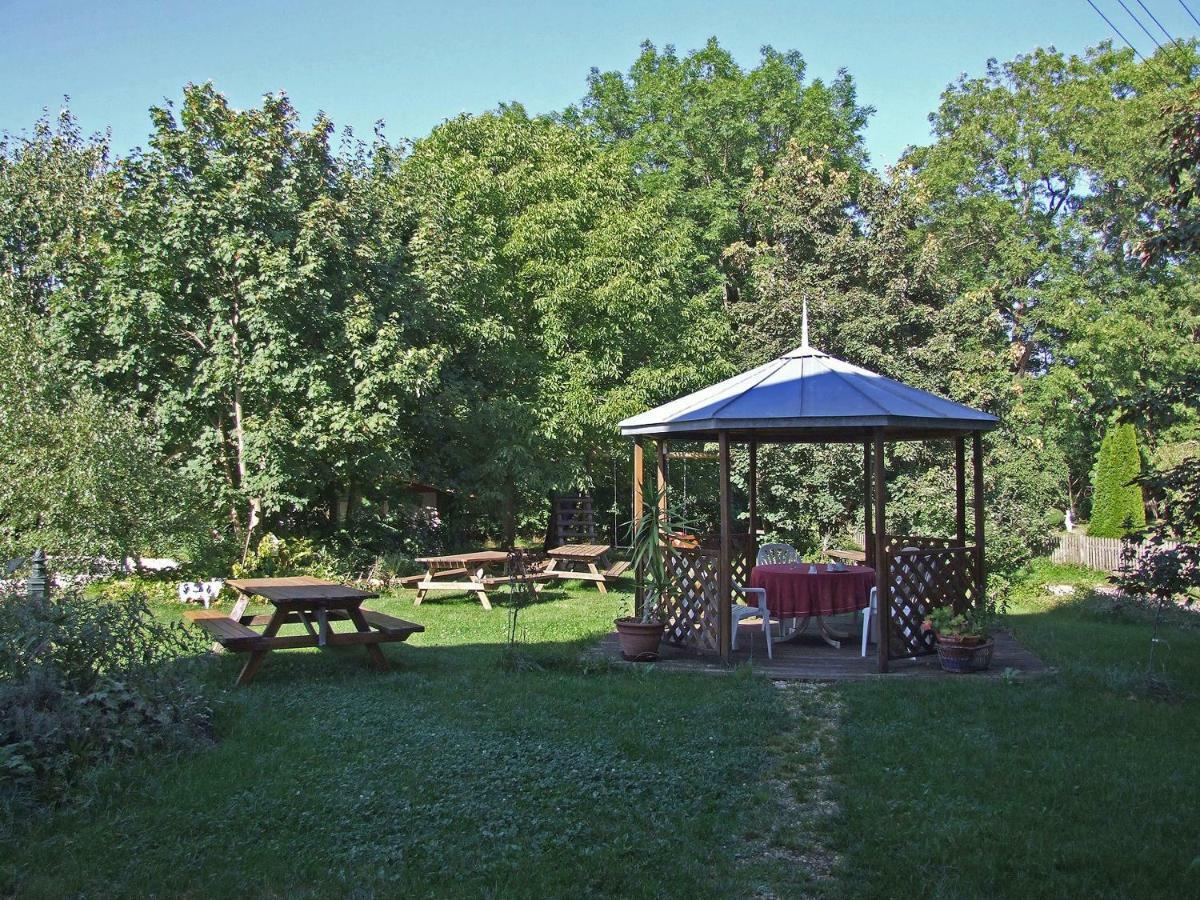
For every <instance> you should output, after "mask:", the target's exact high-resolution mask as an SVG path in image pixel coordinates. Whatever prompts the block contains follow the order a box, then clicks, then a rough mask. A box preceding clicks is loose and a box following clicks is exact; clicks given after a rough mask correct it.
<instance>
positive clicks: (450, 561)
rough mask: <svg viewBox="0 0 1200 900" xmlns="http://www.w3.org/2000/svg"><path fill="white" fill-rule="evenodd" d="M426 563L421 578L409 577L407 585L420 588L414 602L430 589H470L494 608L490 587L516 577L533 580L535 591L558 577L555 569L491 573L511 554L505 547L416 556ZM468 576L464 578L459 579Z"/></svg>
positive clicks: (420, 599)
mask: <svg viewBox="0 0 1200 900" xmlns="http://www.w3.org/2000/svg"><path fill="white" fill-rule="evenodd" d="M417 562H419V563H422V564H424V566H425V570H426V571H425V574H424V575H422V576H420V578H419V580H415V581H414V580H413V579H406V581H408V582H409V583H408V585H407V586H408V587H415V588H416V589H417V596H416V598H415V599H414V600H413V605H414V606H420V605H421V601H422V600H424V599H425V598H426V597H427V596H428V595H429V593H430V591H467V592H468V593H471V594H474V595H475V596H476V598H477V599H478V600H479V604H480V605H481V606H482V607H483V608H484V609H491V608H492V603H491V601H490V600H489V599H488V593H487V592H488V590H489V589H491V588H496V587H502V586H503V585H508V584H513V583H514V582H516V581H532V582H533V583H534V584H533V589H534V591H535V592H537V591H540V590H541V589H542V587H543V583H544V582H547V581H553V580H554V579H555V578H557V576H556V575H554V574H553V573H548V572H545V571H539V572H535V573H533V574H530V575H525V576H516V575H489V574H488V570H490V569H494V568H495V567H496V566H503V565H505V563H507V562H508V554H507V553H505V552H504V551H503V550H478V551H475V552H473V553H450V554H447V555H445V556H425V557H422V558H420V559H418V560H417ZM461 576H465V578H463V579H462V580H448V579H459V578H460V577H461Z"/></svg>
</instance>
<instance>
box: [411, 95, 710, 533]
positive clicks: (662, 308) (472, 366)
mask: <svg viewBox="0 0 1200 900" xmlns="http://www.w3.org/2000/svg"><path fill="white" fill-rule="evenodd" d="M400 183H401V185H402V190H403V193H404V195H405V197H406V198H407V199H406V201H405V202H406V203H410V204H411V205H412V207H413V208H414V209H415V210H416V211H417V215H418V225H417V228H416V230H415V232H414V234H413V238H412V241H411V245H410V246H411V249H412V254H413V259H414V263H415V269H414V271H415V274H416V277H417V279H418V282H419V285H420V289H421V291H422V292H423V295H424V296H425V298H426V299H427V302H429V303H430V304H432V305H433V306H434V307H435V308H437V309H439V310H441V311H442V327H443V330H442V332H441V339H442V340H443V341H444V342H445V344H446V346H447V347H449V348H451V353H452V357H451V361H450V362H449V363H448V365H447V373H448V374H447V377H446V379H445V380H444V382H443V384H442V387H441V389H440V391H439V393H438V394H437V395H436V396H435V397H433V398H432V399H431V402H430V409H431V410H434V411H435V412H434V413H433V414H432V415H431V416H430V417H429V419H428V420H427V421H428V422H429V425H430V434H431V435H432V436H433V438H432V439H434V440H436V442H437V444H438V445H439V447H441V448H443V451H442V453H441V455H440V464H441V465H442V466H443V467H444V469H443V471H442V472H441V473H437V474H439V475H440V476H441V477H442V478H444V479H446V480H448V481H451V482H454V483H456V484H458V485H459V486H460V487H461V488H463V492H464V493H466V494H470V495H473V496H474V497H475V498H476V501H477V504H478V505H479V506H480V507H482V508H483V509H484V510H486V511H488V514H489V515H490V516H493V517H494V518H495V520H498V521H500V522H502V524H503V526H504V527H503V528H502V532H503V536H504V537H505V538H507V539H511V538H512V537H513V536H514V533H515V530H516V528H517V526H518V525H519V524H520V523H521V522H522V521H523V520H524V519H525V517H526V515H528V516H530V517H532V518H533V519H536V520H539V521H540V520H541V519H542V517H543V516H544V514H545V502H544V500H545V492H546V491H548V490H551V489H556V488H557V489H564V488H568V487H571V486H587V485H588V482H589V480H590V478H591V469H592V467H593V466H594V465H595V464H596V463H597V462H599V461H602V460H603V459H604V458H605V456H606V455H607V452H608V451H609V450H611V448H612V447H613V442H614V435H613V429H612V426H613V423H615V421H617V419H619V418H620V417H621V416H622V415H626V414H629V413H630V412H631V411H633V410H636V409H637V408H638V407H639V406H640V405H642V404H644V403H646V402H651V401H653V402H657V401H658V400H659V399H662V398H664V396H665V395H667V394H669V393H670V392H672V391H676V390H679V389H680V388H681V387H683V388H685V389H686V388H687V387H690V386H694V385H697V384H698V383H699V380H700V379H701V378H702V377H703V373H705V372H710V371H713V370H714V362H713V361H714V360H716V361H717V362H716V367H717V368H719V356H718V355H717V353H716V350H717V348H718V347H719V346H720V343H721V338H722V337H723V336H724V334H725V333H726V332H725V327H724V320H723V317H721V316H720V315H719V314H718V313H717V312H716V311H714V308H713V304H712V303H711V294H710V293H706V292H705V291H704V289H703V282H702V274H701V272H702V267H701V263H700V257H699V254H698V252H697V250H696V248H695V244H694V240H693V235H692V231H691V229H690V227H689V225H688V223H686V222H679V221H672V220H671V218H670V216H669V214H668V211H667V210H668V204H667V203H666V202H665V201H664V199H663V198H662V197H661V196H659V195H651V196H647V195H646V194H645V193H644V192H643V191H642V190H641V189H640V188H639V186H638V185H637V184H636V182H635V181H634V179H633V176H632V173H630V172H629V171H628V170H627V169H626V168H625V166H624V165H622V164H621V161H620V160H619V159H617V158H616V157H615V156H614V155H613V154H611V153H606V152H604V150H603V148H602V147H601V146H600V145H599V144H598V143H597V142H596V141H595V140H593V139H592V138H590V137H588V136H587V135H586V134H583V133H581V132H579V131H577V130H572V129H569V128H567V127H565V126H563V125H562V124H560V123H556V122H554V121H552V120H550V119H544V118H531V117H529V116H528V115H527V114H526V113H525V111H524V110H523V109H521V108H520V107H518V106H509V107H503V108H501V109H500V110H498V111H496V112H494V113H488V114H485V115H482V116H474V117H468V116H463V117H460V118H458V119H454V120H452V121H450V122H447V123H446V124H445V125H442V126H441V127H439V128H438V129H436V130H435V131H434V133H433V134H432V135H430V137H429V138H427V139H425V140H422V141H419V142H418V143H417V144H416V146H415V147H414V150H413V154H412V157H411V159H409V160H408V161H407V162H406V164H405V166H404V169H403V173H402V177H401V178H400Z"/></svg>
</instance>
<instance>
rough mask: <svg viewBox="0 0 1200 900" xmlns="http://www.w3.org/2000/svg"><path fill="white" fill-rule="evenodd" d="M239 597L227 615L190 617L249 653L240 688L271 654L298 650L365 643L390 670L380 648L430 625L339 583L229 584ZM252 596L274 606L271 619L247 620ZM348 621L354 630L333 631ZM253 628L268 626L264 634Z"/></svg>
mask: <svg viewBox="0 0 1200 900" xmlns="http://www.w3.org/2000/svg"><path fill="white" fill-rule="evenodd" d="M225 583H226V584H228V585H229V586H230V587H232V588H233V589H234V590H236V591H237V592H238V594H239V597H238V600H237V602H236V603H235V604H234V607H233V610H232V611H231V612H230V614H229V615H228V616H226V615H225V614H224V613H222V612H221V611H220V610H215V609H202V610H196V611H194V612H188V613H185V614H184V615H185V617H186V618H188V619H190V620H191V621H192V623H193V624H195V625H197V626H199V627H201V628H203V629H205V630H206V631H207V632H208V633H209V634H211V635H212V636H213V638H214V640H216V642H217V643H219V644H220V645H221V646H223V647H225V648H226V649H227V650H233V651H237V652H245V653H249V654H250V657H249V659H247V660H246V664H245V665H244V666H243V667H242V671H241V673H240V674H239V675H238V678H237V684H239V685H244V684H249V682H250V680H251V679H252V678H254V675H255V673H256V672H258V669H259V666H261V665H262V662H263V659H265V658H266V655H267V654H268V653H270V652H271V651H272V650H286V649H291V648H296V647H330V646H332V647H337V646H346V645H351V644H361V645H362V646H363V647H365V648H366V651H367V655H368V656H369V657H370V660H371V664H372V666H374V667H375V668H376V669H386V668H387V659H386V657H384V655H383V651H382V650H380V649H379V645H380V644H381V643H385V642H390V641H404V640H407V639H408V637H409V635H412V634H414V633H416V632H418V631H424V630H425V626H423V625H417V624H415V623H413V622H406V621H404V620H403V619H397V618H395V617H394V616H389V615H386V614H384V613H381V612H377V611H375V610H372V609H366V608H364V607H363V605H362V602H363V601H364V600H367V599H369V598H372V597H377V596H379V595H378V594H375V593H372V592H371V591H363V590H359V589H358V588H354V587H349V586H348V585H344V584H338V583H337V582H335V581H323V580H321V579H319V578H310V577H308V576H297V577H293V578H236V579H230V580H229V581H227V582H225ZM252 597H257V598H261V599H263V600H266V601H267V602H268V603H270V604H271V605H272V606H274V607H275V611H274V612H273V613H271V614H270V615H246V614H245V613H246V606H247V604H248V603H249V602H250V599H251V598H252ZM336 621H349V622H351V623H352V624H353V625H354V629H355V630H354V631H341V632H339V631H334V630H333V628H332V627H331V625H330V623H331V622H336ZM291 624H301V625H303V626H304V629H305V632H306V633H305V634H297V635H287V636H284V637H280V636H278V635H279V630H280V629H281V628H282V627H283V626H284V625H291ZM254 626H265V627H264V628H263V630H262V631H261V632H258V631H255V630H254Z"/></svg>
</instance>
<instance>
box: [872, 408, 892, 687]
mask: <svg viewBox="0 0 1200 900" xmlns="http://www.w3.org/2000/svg"><path fill="white" fill-rule="evenodd" d="M871 456H872V457H873V460H872V461H873V463H874V470H875V472H874V480H875V553H874V558H875V589H876V607H877V608H876V611H875V612H876V615H875V622H876V627H878V629H879V671H880V672H886V671H887V670H888V660H889V659H890V658H891V649H890V647H889V646H888V645H889V637H890V635H891V631H892V617H891V609H892V597H891V594H892V592H891V575H890V572H889V571H888V570H889V568H890V567H889V565H888V558H887V487H886V485H885V483H884V475H883V429H881V428H880V429H876V431H875V439H874V447H873V449H872V452H871Z"/></svg>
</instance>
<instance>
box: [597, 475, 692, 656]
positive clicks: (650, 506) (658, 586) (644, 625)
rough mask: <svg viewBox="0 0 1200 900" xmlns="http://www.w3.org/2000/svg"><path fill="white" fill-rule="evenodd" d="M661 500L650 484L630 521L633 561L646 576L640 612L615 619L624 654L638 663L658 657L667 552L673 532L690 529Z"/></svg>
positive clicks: (667, 579)
mask: <svg viewBox="0 0 1200 900" xmlns="http://www.w3.org/2000/svg"><path fill="white" fill-rule="evenodd" d="M659 502H660V494H659V490H658V487H657V485H655V484H653V483H650V484H647V485H646V490H645V493H644V494H643V496H642V508H641V509H639V510H635V511H634V518H633V521H632V522H630V523H629V544H630V560H631V562H632V563H633V565H634V567H635V569H637V571H638V572H639V574H640V575H641V577H642V579H644V580H643V581H642V582H641V584H642V587H643V593H642V610H641V615H640V616H639V615H636V614H635V615H631V616H622V617H621V618H619V619H617V620H616V622H615V624H616V626H617V634H618V636H619V637H620V640H621V655H622V656H623V657H625V659H627V660H631V661H637V662H653V661H654V660H656V659H658V645H659V643H660V642H661V641H662V635H663V628H664V627H665V626H666V622H664V621H663V619H662V618H661V617H660V615H659V610H660V607H661V605H662V600H663V598H664V597H665V596H666V595H667V592H668V591H670V590H671V577H670V574H669V572H668V567H667V563H668V556H667V555H668V554H669V553H670V552H671V550H670V548H671V542H672V533H673V532H680V531H686V529H687V524H686V523H685V522H682V521H680V520H679V518H677V517H676V515H675V514H674V512H673V511H672V510H670V509H668V510H667V511H666V512H664V511H663V510H662V509H661V508H660V506H659ZM634 612H635V613H636V612H637V611H636V610H634Z"/></svg>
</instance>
